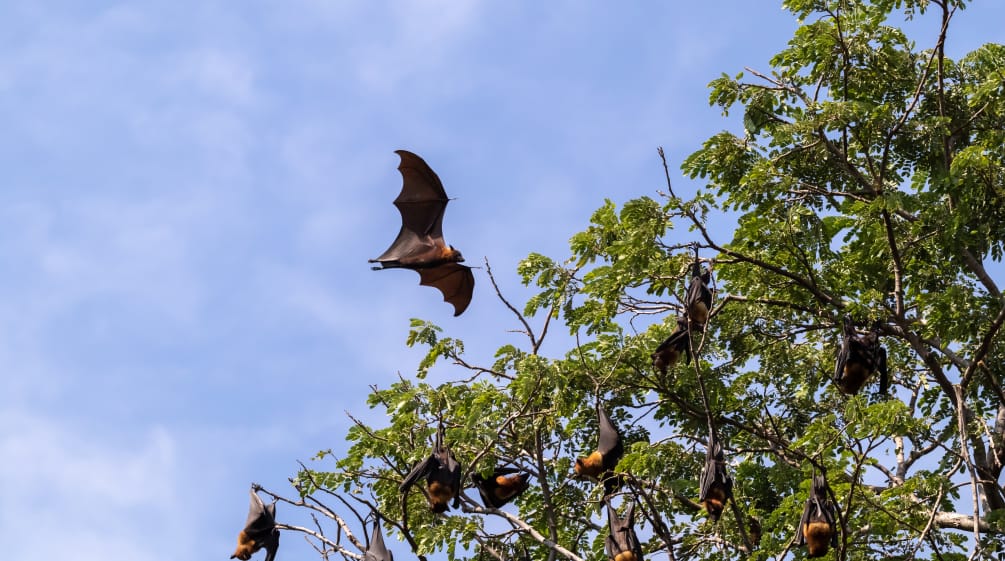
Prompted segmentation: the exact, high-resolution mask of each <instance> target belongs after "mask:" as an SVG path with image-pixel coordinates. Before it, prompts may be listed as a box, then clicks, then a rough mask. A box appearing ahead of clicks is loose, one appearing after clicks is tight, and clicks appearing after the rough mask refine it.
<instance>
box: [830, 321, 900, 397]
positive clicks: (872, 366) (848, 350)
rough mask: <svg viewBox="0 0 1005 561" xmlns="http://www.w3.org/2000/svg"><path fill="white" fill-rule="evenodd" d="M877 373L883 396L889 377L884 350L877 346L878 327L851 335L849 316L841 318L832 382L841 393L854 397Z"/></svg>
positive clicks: (853, 332)
mask: <svg viewBox="0 0 1005 561" xmlns="http://www.w3.org/2000/svg"><path fill="white" fill-rule="evenodd" d="M877 370H878V371H879V393H880V394H882V395H886V392H887V389H888V386H889V383H890V378H889V374H888V372H887V370H886V349H884V348H883V347H882V346H881V345H880V344H879V326H878V325H877V326H875V327H873V329H872V331H870V332H868V333H866V334H865V335H859V334H857V333H856V332H855V325H854V324H853V323H852V320H851V317H850V316H845V318H844V332H843V333H842V336H841V350H840V351H839V352H838V358H837V365H836V366H835V368H834V383H836V384H837V386H838V388H839V389H840V390H841V392H842V393H844V394H847V395H856V394H858V391H859V390H860V389H861V388H862V385H863V384H865V382H866V380H868V379H869V376H871V375H872V373H873V372H876V371H877Z"/></svg>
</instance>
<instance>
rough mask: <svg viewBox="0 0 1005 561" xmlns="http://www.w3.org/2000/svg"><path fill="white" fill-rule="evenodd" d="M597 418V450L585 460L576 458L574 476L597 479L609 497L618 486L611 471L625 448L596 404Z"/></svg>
mask: <svg viewBox="0 0 1005 561" xmlns="http://www.w3.org/2000/svg"><path fill="white" fill-rule="evenodd" d="M597 417H598V418H599V421H600V423H599V424H600V431H599V436H598V438H597V440H598V443H597V450H596V451H595V452H593V453H592V454H590V455H589V456H587V457H585V458H576V465H575V467H574V468H573V469H575V470H576V475H577V476H579V477H590V478H593V479H599V480H601V481H603V483H604V494H605V495H610V494H611V493H613V492H614V491H615V490H616V489H617V488H618V487H619V486H620V480H619V478H618V477H616V476H615V475H614V474H612V473H611V471H612V470H613V469H614V468H615V466H617V465H618V461H620V460H621V456H622V455H624V453H625V447H624V445H623V444H622V442H621V433H620V432H618V428H617V427H616V426H614V423H613V422H612V421H611V418H610V417H608V416H607V411H604V408H603V407H601V405H600V403H597Z"/></svg>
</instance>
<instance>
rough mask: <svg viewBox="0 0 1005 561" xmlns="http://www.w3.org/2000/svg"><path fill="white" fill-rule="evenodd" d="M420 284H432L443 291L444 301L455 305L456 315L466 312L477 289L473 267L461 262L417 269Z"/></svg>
mask: <svg viewBox="0 0 1005 561" xmlns="http://www.w3.org/2000/svg"><path fill="white" fill-rule="evenodd" d="M416 271H417V272H418V273H419V278H420V281H419V284H420V285H422V286H431V287H433V288H435V289H437V290H439V291H440V292H441V293H443V301H444V302H447V303H449V304H452V305H453V306H454V315H455V316H459V315H461V314H462V313H464V310H466V309H467V308H468V304H470V303H471V295H472V294H473V293H474V289H475V275H474V273H472V272H471V267H467V266H464V265H461V264H459V263H446V264H443V265H439V266H437V267H432V268H430V269H416Z"/></svg>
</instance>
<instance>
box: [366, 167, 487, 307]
mask: <svg viewBox="0 0 1005 561" xmlns="http://www.w3.org/2000/svg"><path fill="white" fill-rule="evenodd" d="M396 153H397V154H398V156H400V157H401V163H400V164H399V165H398V171H400V172H401V177H402V186H401V193H400V194H399V195H398V198H396V199H394V206H396V207H398V212H400V213H401V230H400V231H399V232H398V237H397V238H395V239H394V243H392V244H391V247H389V248H387V251H385V252H384V253H383V254H381V256H380V257H378V258H376V259H370V263H379V264H380V266H379V267H373V269H374V270H380V269H392V268H401V269H412V270H413V271H417V272H418V273H419V284H420V285H422V286H432V287H434V288H436V289H438V290H439V291H440V292H442V293H443V301H444V302H448V303H450V304H453V306H454V315H455V316H459V315H461V314H462V313H463V312H464V310H466V309H467V307H468V304H470V303H471V293H472V291H473V290H474V287H475V276H474V274H472V273H471V267H467V266H465V265H461V264H460V263H461V262H462V261H464V257H463V256H462V255H461V252H460V251H457V250H456V249H454V247H453V246H451V245H447V244H446V242H444V241H443V213H444V211H446V209H447V203H448V202H450V199H448V198H447V193H446V191H444V190H443V184H442V183H440V178H439V177H437V175H436V173H435V172H434V171H433V170H432V169H431V168H430V167H429V166H428V165H427V164H426V162H425V161H423V159H422V158H420V157H418V156H416V155H415V154H413V153H411V152H409V151H407V150H397V151H396Z"/></svg>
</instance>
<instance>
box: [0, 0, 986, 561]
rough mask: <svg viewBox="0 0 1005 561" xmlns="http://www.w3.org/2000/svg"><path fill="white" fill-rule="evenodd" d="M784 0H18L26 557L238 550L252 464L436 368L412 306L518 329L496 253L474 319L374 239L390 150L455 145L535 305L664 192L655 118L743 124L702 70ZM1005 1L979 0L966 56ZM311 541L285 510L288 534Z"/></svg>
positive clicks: (477, 204)
mask: <svg viewBox="0 0 1005 561" xmlns="http://www.w3.org/2000/svg"><path fill="white" fill-rule="evenodd" d="M779 5H780V4H779V3H778V2H775V1H766V2H743V1H736V0H733V1H727V0H714V1H707V2H691V3H687V4H686V8H685V7H684V6H685V4H683V3H671V2H656V1H639V2H633V3H618V4H616V5H615V4H614V3H600V2H572V1H562V0H558V1H555V2H491V1H481V0H470V1H462V0H455V1H450V0H428V1H426V0H401V1H395V2H390V1H375V0H371V1H354V0H344V1H325V0H284V1H282V2H266V1H260V0H248V1H245V2H219V1H202V2H192V1H188V0H171V1H161V0H151V1H147V2H142V3H141V2H120V3H116V2H98V1H92V2H86V1H70V0H66V1H62V0H54V1H51V2H35V1H24V0H5V1H4V2H3V3H2V5H0V123H2V129H0V130H2V132H0V368H2V373H0V457H2V458H3V460H4V461H3V462H2V464H0V543H3V544H4V546H5V553H6V556H7V558H9V559H15V560H18V561H35V560H43V559H44V560H46V561H48V560H50V559H52V558H56V557H65V556H67V555H68V554H72V556H73V557H74V558H75V559H77V560H78V561H96V560H99V559H101V560H109V559H130V560H132V561H167V560H175V559H187V560H191V561H209V560H220V559H226V558H227V557H228V556H229V555H230V553H231V552H232V551H233V549H234V546H235V538H236V534H237V531H238V530H239V529H240V528H241V526H242V525H243V522H244V518H245V516H246V514H247V507H248V496H247V492H248V486H249V484H250V483H251V482H252V481H254V482H258V483H261V484H262V485H265V486H266V487H267V488H270V489H272V490H277V491H280V492H286V493H288V494H292V490H291V489H290V488H289V485H288V483H287V478H288V477H290V476H292V475H293V474H294V473H295V472H296V470H297V469H298V465H297V463H296V462H297V461H298V460H301V461H305V462H308V463H309V462H310V458H311V457H312V456H314V455H315V454H316V453H317V451H318V450H323V449H329V448H330V449H333V450H334V451H335V452H336V453H338V451H339V450H345V448H346V444H345V442H344V439H343V437H344V435H345V432H346V430H347V428H348V418H347V416H346V411H349V412H352V413H353V414H354V415H356V416H358V417H361V418H363V419H366V420H368V421H371V422H374V423H378V424H380V423H382V418H381V417H382V413H379V412H376V411H371V410H369V409H368V408H367V406H366V396H367V394H368V392H369V386H370V385H371V384H375V385H378V386H383V387H386V386H387V385H389V384H390V383H392V382H393V381H394V380H395V379H396V378H397V376H398V373H399V372H400V373H401V374H403V375H406V376H408V375H411V374H413V373H414V370H415V368H416V366H417V364H418V361H419V359H420V358H421V356H422V354H423V353H422V350H421V349H409V348H407V347H405V344H404V342H405V337H406V335H407V333H408V326H409V320H410V318H413V317H419V318H423V319H427V320H430V321H433V322H434V323H437V324H438V325H440V326H442V327H443V328H444V330H445V334H446V335H449V336H453V337H459V338H461V339H463V340H464V341H465V343H466V348H467V351H468V356H469V357H470V358H471V360H472V362H486V361H488V360H489V358H490V357H491V355H492V353H493V351H494V350H495V348H497V347H498V346H500V345H502V344H505V343H519V342H520V341H519V340H518V337H519V335H515V334H513V333H511V332H510V330H512V329H514V328H516V327H518V326H517V325H516V324H515V322H514V319H513V317H512V315H511V314H510V313H509V312H508V311H507V310H506V309H505V307H504V306H503V305H502V304H501V303H500V302H499V301H498V300H497V299H496V298H495V296H494V293H493V291H492V290H491V287H490V285H489V282H488V279H487V277H486V275H485V270H484V269H481V270H476V271H475V273H476V283H477V284H476V287H475V295H474V300H473V302H472V304H471V307H470V308H469V309H468V311H467V312H465V314H464V315H462V316H460V317H458V318H454V317H452V308H451V307H450V306H449V305H447V304H445V303H443V302H442V301H441V297H440V295H439V294H438V293H437V292H435V291H434V290H433V289H430V288H426V287H420V286H419V285H418V276H417V275H415V274H414V273H411V272H407V271H384V272H373V271H371V270H370V267H369V264H368V263H367V262H366V261H367V259H370V258H374V257H376V256H377V255H379V254H380V253H381V252H383V251H384V250H385V249H386V248H387V246H388V245H390V243H391V241H392V240H393V239H394V236H395V234H396V233H397V231H398V228H399V226H400V222H399V218H398V213H397V211H396V209H395V208H394V207H393V206H392V204H391V201H392V200H393V198H394V197H395V196H396V195H397V193H398V190H399V189H400V186H401V179H400V175H399V174H398V171H397V169H396V167H397V164H398V158H397V156H396V155H395V154H394V150H396V149H402V148H404V149H408V150H411V151H414V152H416V153H418V154H419V155H421V156H422V157H424V158H425V159H426V161H427V162H428V163H429V164H430V165H431V166H432V168H433V169H434V170H436V172H437V173H438V174H439V176H440V178H441V179H442V180H443V182H444V185H445V187H446V190H447V193H448V194H449V195H450V196H451V197H452V198H453V199H454V200H453V201H452V202H451V203H450V207H449V208H448V210H447V214H446V219H445V221H444V234H445V237H446V239H447V241H448V242H449V243H451V244H453V245H455V246H457V248H458V249H460V250H462V251H463V252H464V254H465V256H466V257H467V259H468V261H469V264H473V265H481V264H482V262H483V259H484V258H488V259H489V262H490V264H491V266H492V269H493V272H494V273H495V275H496V278H497V280H498V282H499V284H500V286H501V289H502V291H503V293H504V294H505V295H506V296H507V297H508V298H509V299H510V300H511V301H513V302H514V303H517V304H518V305H522V303H523V302H524V301H525V300H526V298H527V297H528V296H530V295H531V294H533V291H532V290H531V289H528V288H525V287H522V286H521V285H520V282H519V278H518V276H517V275H516V265H517V263H518V262H519V261H520V259H522V258H523V257H525V256H526V255H527V254H529V253H531V252H538V253H543V254H545V255H549V256H551V257H554V258H557V259H562V258H564V257H565V256H566V255H567V243H568V239H569V237H570V236H571V235H572V234H574V233H575V232H577V231H579V230H581V229H583V228H584V227H585V226H586V225H587V221H588V218H589V216H590V214H591V213H592V211H593V210H595V209H596V208H598V207H599V206H601V205H602V204H603V201H604V199H605V198H609V199H612V200H613V201H615V202H616V203H619V204H620V203H623V202H624V201H626V200H629V199H632V198H636V197H640V196H656V193H657V191H658V190H660V189H662V188H663V187H664V183H663V181H664V179H663V169H662V167H661V164H660V161H659V158H658V156H657V153H656V148H657V147H658V146H663V147H664V148H665V150H666V151H667V153H668V155H669V158H670V161H671V166H672V169H673V168H676V166H678V165H679V164H680V161H681V159H683V158H684V157H685V156H686V155H688V154H690V153H691V152H693V151H695V150H696V149H698V148H699V147H700V145H701V143H702V141H703V140H704V139H706V138H708V137H709V136H711V135H712V134H714V133H716V132H718V131H720V130H722V129H724V128H731V129H732V130H738V128H737V127H738V125H737V123H736V120H735V118H733V117H731V118H730V119H724V118H723V116H722V115H721V112H720V111H719V109H717V108H713V107H709V106H708V102H707V99H708V89H707V84H708V82H709V81H711V80H713V79H715V78H716V77H718V76H719V75H720V74H721V73H723V72H726V73H729V74H735V73H736V72H738V71H741V70H742V69H743V67H744V66H749V67H752V68H757V69H762V70H764V69H767V68H768V60H769V59H770V57H771V55H772V54H774V53H776V52H777V51H779V50H781V49H782V48H784V46H785V43H786V41H787V40H788V39H789V37H790V36H791V34H792V32H793V31H794V29H795V28H796V25H797V24H796V22H795V20H794V19H793V18H792V16H790V15H789V14H787V13H786V12H784V11H782V10H781V9H780V7H779ZM1001 21H1005V4H1003V3H1000V2H994V1H983V2H974V4H973V6H971V8H970V9H968V10H967V11H966V12H964V13H962V14H961V15H960V16H959V17H958V19H957V21H955V23H954V25H955V26H956V27H955V31H954V32H953V33H952V34H951V39H950V44H949V45H948V46H947V49H948V52H949V54H950V56H954V57H957V56H959V55H961V54H963V53H965V52H967V51H969V50H971V49H972V48H974V47H976V46H977V45H979V44H981V43H984V42H1005V32H1003V31H1002V29H1001V25H1000V22H1001ZM936 26H937V22H935V21H934V19H933V18H932V17H927V18H921V20H920V21H916V22H913V23H912V24H911V29H912V31H913V32H914V37H915V38H916V39H917V40H918V42H919V44H924V45H927V44H930V43H931V42H932V40H933V39H934V37H935V36H936V33H937V27H936ZM675 188H676V189H677V190H678V191H680V192H683V193H688V192H689V190H690V192H693V189H694V184H693V183H692V182H689V181H685V180H684V179H682V178H680V175H679V173H677V174H676V175H675ZM547 350H548V349H547V348H546V349H545V352H547ZM558 352H561V349H556V353H558ZM447 372H448V373H449V370H448V371H447ZM312 467H323V466H313V465H312ZM287 514H288V515H289V516H288V517H287V516H284V515H287ZM279 518H280V520H281V521H287V520H290V519H291V518H294V513H293V512H292V511H291V509H289V508H286V509H285V510H284V506H283V505H280V507H279ZM290 521H293V522H300V520H298V519H295V518H294V519H293V520H290ZM389 545H390V548H391V549H392V550H393V551H394V552H395V553H396V554H397V555H398V556H399V557H400V558H402V559H407V558H410V557H411V556H410V554H409V552H408V548H407V547H406V546H405V545H404V544H400V543H395V542H393V540H392V541H390V542H389ZM261 556H262V554H258V555H257V556H256V558H259V559H260V558H261ZM317 558H318V556H317V554H316V553H315V552H314V551H313V550H312V549H311V548H310V547H308V546H307V545H306V544H305V543H304V542H303V541H302V540H301V538H300V537H299V536H298V535H295V534H292V533H286V534H285V535H284V537H283V541H282V546H281V549H280V552H279V557H278V559H279V560H280V561H286V560H291V559H301V560H307V559H317Z"/></svg>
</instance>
